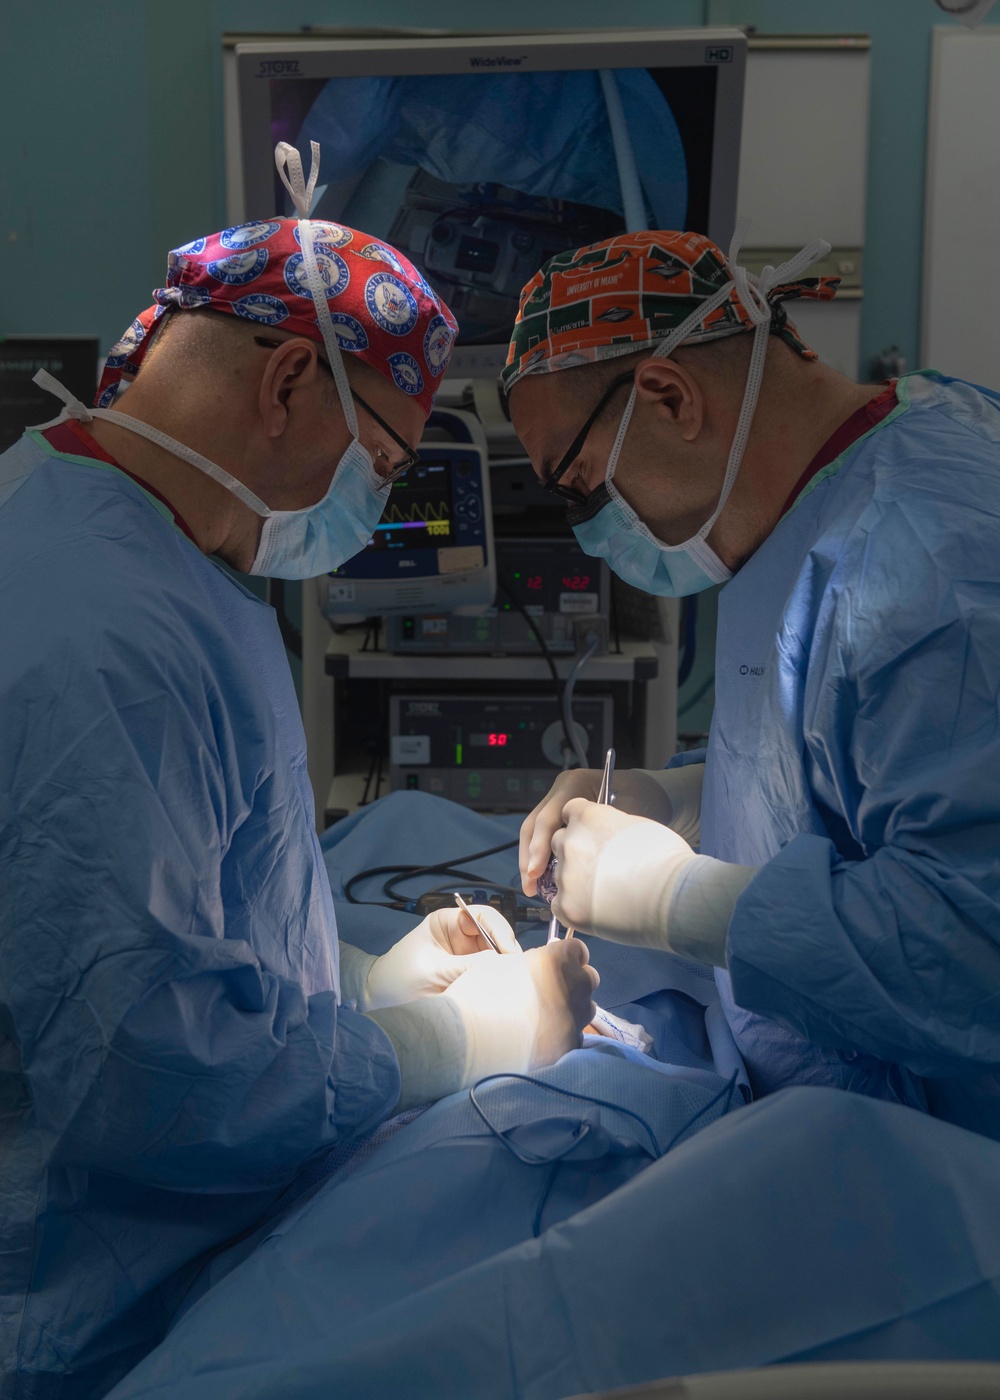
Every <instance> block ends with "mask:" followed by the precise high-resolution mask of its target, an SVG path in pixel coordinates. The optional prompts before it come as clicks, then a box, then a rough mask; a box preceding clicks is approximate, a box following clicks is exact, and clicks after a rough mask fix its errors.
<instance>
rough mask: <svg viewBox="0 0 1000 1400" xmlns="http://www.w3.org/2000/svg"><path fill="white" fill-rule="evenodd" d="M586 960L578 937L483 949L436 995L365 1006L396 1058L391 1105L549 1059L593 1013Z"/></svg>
mask: <svg viewBox="0 0 1000 1400" xmlns="http://www.w3.org/2000/svg"><path fill="white" fill-rule="evenodd" d="M490 932H491V933H492V932H494V929H493V925H492V924H491V925H490ZM588 964H589V953H588V951H587V946H586V944H585V943H582V942H580V941H579V940H578V939H567V940H564V941H560V942H558V943H550V944H548V945H547V946H546V947H544V948H536V949H534V950H533V951H531V952H529V953H522V952H521V951H520V950H518V952H516V953H514V954H513V955H510V956H508V955H504V956H501V957H498V956H497V954H496V953H490V954H489V956H488V957H486V956H485V955H484V956H483V957H482V958H481V959H480V958H477V959H476V961H475V965H474V966H472V967H470V968H469V970H468V971H466V972H464V973H463V974H462V976H460V977H459V978H457V979H456V980H455V981H454V982H453V983H452V984H451V986H450V987H449V988H448V989H447V991H445V992H443V993H442V994H441V995H440V996H435V997H428V998H426V999H425V1000H423V1001H417V1002H413V1003H411V1004H410V1005H407V1006H394V1007H387V1008H385V1009H384V1010H382V1011H374V1012H372V1013H371V1019H372V1020H373V1021H375V1022H376V1023H377V1024H378V1025H379V1026H381V1027H382V1029H383V1030H384V1031H385V1033H386V1035H387V1036H388V1037H389V1039H390V1041H391V1042H392V1045H393V1048H394V1049H395V1051H396V1058H397V1059H398V1061H399V1069H400V1080H401V1087H400V1096H399V1102H398V1103H397V1105H396V1107H397V1111H402V1110H403V1109H405V1108H411V1107H413V1106H414V1105H416V1104H421V1103H432V1102H434V1100H436V1099H439V1098H443V1097H444V1095H445V1094H452V1093H457V1092H458V1090H459V1089H464V1088H468V1087H469V1086H470V1085H471V1084H475V1083H476V1081H477V1080H479V1079H482V1078H483V1077H484V1076H485V1075H488V1074H502V1073H513V1074H523V1073H525V1072H526V1071H528V1070H530V1069H537V1068H539V1067H540V1066H542V1065H548V1064H552V1063H554V1062H555V1061H556V1060H558V1059H559V1058H560V1057H561V1056H562V1055H564V1054H566V1052H567V1051H569V1050H573V1049H576V1048H577V1047H578V1046H579V1045H580V1044H581V1032H582V1030H583V1027H584V1026H585V1025H587V1024H588V1022H589V1021H590V1020H591V1019H592V1017H593V1015H594V1009H595V1008H594V1001H593V996H594V992H595V991H596V989H597V986H598V983H599V980H600V979H599V978H598V975H597V973H596V971H595V970H594V969H593V968H592V967H590V966H589V965H588Z"/></svg>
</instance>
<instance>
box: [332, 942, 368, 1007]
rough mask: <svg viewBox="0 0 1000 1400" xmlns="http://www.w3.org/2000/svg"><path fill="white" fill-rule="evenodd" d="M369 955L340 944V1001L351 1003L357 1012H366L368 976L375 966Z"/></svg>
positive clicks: (350, 945) (345, 944)
mask: <svg viewBox="0 0 1000 1400" xmlns="http://www.w3.org/2000/svg"><path fill="white" fill-rule="evenodd" d="M375 961H376V960H375V958H374V957H373V956H372V954H371V953H363V952H362V951H361V949H360V948H355V947H354V945H353V944H351V943H343V942H342V943H341V944H340V999H341V1001H342V1002H348V1003H353V1004H354V1006H356V1007H357V1009H358V1010H359V1011H367V1010H368V993H367V987H368V974H369V973H370V972H371V970H372V968H373V967H374V965H375Z"/></svg>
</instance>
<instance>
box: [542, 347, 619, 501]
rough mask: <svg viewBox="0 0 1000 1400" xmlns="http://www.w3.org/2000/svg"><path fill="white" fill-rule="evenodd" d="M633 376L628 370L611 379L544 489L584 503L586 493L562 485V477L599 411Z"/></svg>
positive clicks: (583, 441) (575, 456)
mask: <svg viewBox="0 0 1000 1400" xmlns="http://www.w3.org/2000/svg"><path fill="white" fill-rule="evenodd" d="M634 378H635V371H634V370H628V371H627V373H625V374H619V375H617V376H616V377H615V378H614V379H613V380H612V381H611V383H610V384H609V385H608V387H607V389H606V390H605V391H604V393H603V394H602V395H601V398H600V401H599V402H598V404H597V407H596V408H595V409H594V411H593V412H592V413H591V415H590V417H589V418H588V419H587V421H586V422H585V423H584V425H583V427H582V428H581V429H580V431H579V432H578V433H577V435H576V437H575V438H574V439H573V441H572V442H571V443H570V445H569V447H568V449H567V450H566V452H565V453H564V454H563V456H562V457H561V458H560V460H559V463H558V465H557V466H556V467H554V468H553V470H552V471H551V472H550V473H549V476H548V478H547V479H546V480H545V481H544V482H543V483H542V486H543V489H544V490H546V491H551V492H552V493H553V495H556V496H560V497H561V498H562V499H563V500H566V501H572V502H573V504H574V505H584V504H585V503H586V501H587V499H588V497H587V493H586V492H585V491H579V490H577V488H576V487H575V486H563V485H562V478H563V477H564V476H565V475H566V473H567V472H568V471H569V469H570V467H571V466H572V465H573V463H574V462H575V461H576V459H577V457H579V455H580V452H581V450H582V448H583V444H584V443H585V442H586V441H587V437H588V435H589V433H590V430H591V428H592V427H593V426H594V424H595V423H596V422H597V419H598V418H599V417H600V415H601V413H602V412H603V411H604V409H605V408H606V407H607V406H608V404H609V403H610V402H611V400H612V398H613V397H614V396H615V394H617V392H618V390H619V389H621V388H622V387H623V386H624V385H625V384H628V383H630V382H631V381H632V380H633V379H634Z"/></svg>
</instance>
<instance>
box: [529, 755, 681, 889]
mask: <svg viewBox="0 0 1000 1400" xmlns="http://www.w3.org/2000/svg"><path fill="white" fill-rule="evenodd" d="M602 776H603V774H602V772H601V771H600V770H599V769H596V768H572V769H570V770H569V771H568V772H566V773H560V774H559V776H558V778H556V780H555V782H554V783H553V784H552V787H551V788H550V789H549V791H548V793H546V795H545V796H544V797H543V798H542V800H541V802H539V804H538V806H537V807H536V808H535V809H534V811H533V812H529V814H528V815H527V816H526V817H525V819H524V822H523V823H522V825H521V842H520V851H519V860H520V866H521V884H522V886H523V887H524V892H525V894H527V895H534V894H537V892H538V877H539V876H540V875H541V873H542V871H543V870H544V869H545V867H546V866H547V865H548V863H549V856H550V855H551V854H552V837H553V836H554V835H555V833H556V832H557V831H558V830H559V828H560V827H561V826H562V821H563V808H564V807H565V806H566V803H567V802H570V801H572V799H573V798H574V797H585V798H587V799H588V800H589V801H591V802H594V801H596V799H597V794H598V791H599V789H600V786H601V778H602ZM704 777H705V765H704V764H703V763H689V764H687V765H686V766H685V767H683V768H663V769H659V768H658V769H656V770H647V769H644V768H623V769H619V770H618V772H617V773H616V774H615V778H614V783H613V787H614V793H615V807H616V808H617V810H618V811H620V812H629V813H631V814H632V815H633V816H636V817H648V818H650V820H652V821H655V822H661V823H662V824H663V825H664V826H670V827H672V828H673V829H674V830H675V831H677V832H678V833H679V834H680V835H681V836H683V837H684V839H685V840H686V841H688V842H691V843H692V844H693V845H697V844H698V839H699V835H700V829H701V789H702V783H703V781H704ZM556 878H557V880H558V876H557V877H556Z"/></svg>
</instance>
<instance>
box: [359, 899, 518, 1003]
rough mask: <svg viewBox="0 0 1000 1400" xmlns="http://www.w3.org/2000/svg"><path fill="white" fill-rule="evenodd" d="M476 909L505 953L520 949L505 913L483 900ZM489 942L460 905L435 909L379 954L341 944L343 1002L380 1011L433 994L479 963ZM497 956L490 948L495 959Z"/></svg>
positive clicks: (492, 957)
mask: <svg viewBox="0 0 1000 1400" xmlns="http://www.w3.org/2000/svg"><path fill="white" fill-rule="evenodd" d="M475 913H476V917H477V918H478V919H479V920H480V921H481V922H482V923H483V925H484V926H485V927H486V928H487V929H489V931H490V933H492V934H493V937H494V938H495V939H496V941H497V943H498V944H499V945H500V947H501V948H503V949H504V951H505V952H515V951H516V952H519V951H520V949H519V947H518V943H517V939H516V938H515V937H514V930H513V929H512V928H511V926H510V924H509V923H508V922H507V920H506V919H505V918H504V917H503V915H502V914H499V913H498V912H497V911H496V910H495V909H491V908H490V907H489V906H482V905H476V906H475ZM486 946H487V944H486V940H485V939H484V938H483V936H482V934H480V933H479V932H477V930H476V926H475V924H474V923H473V922H472V920H471V919H470V918H469V917H468V915H467V914H464V913H463V912H462V910H461V909H435V911H434V913H433V914H429V915H428V917H427V918H426V919H424V921H423V922H422V923H419V924H418V925H417V927H416V928H415V929H411V930H410V932H409V933H407V934H405V935H404V936H403V937H402V938H401V939H400V940H399V942H398V943H396V944H394V945H393V946H392V947H391V948H390V949H389V951H388V952H387V953H383V954H382V956H381V957H380V958H375V957H372V956H371V954H370V953H363V952H362V951H361V950H360V948H354V947H352V946H351V945H350V944H349V943H342V944H341V945H340V987H341V995H342V996H343V998H344V1000H345V1001H353V1002H356V1003H357V1006H358V1010H359V1011H377V1010H378V1009H379V1008H380V1007H383V1006H400V1005H401V1004H402V1003H403V1002H408V1001H419V999H420V998H421V997H429V996H434V995H435V993H437V992H443V991H444V990H445V989H446V988H447V987H450V986H451V984H452V982H454V981H455V979H456V977H461V976H462V974H463V973H465V972H467V971H468V970H469V969H470V968H473V967H475V966H476V964H477V962H478V960H479V959H480V958H483V957H485V956H486V954H485V953H484V952H483V951H481V950H483V949H485V948H486ZM496 956H497V955H496V953H494V952H493V951H492V950H491V951H490V952H489V957H490V958H491V959H493V960H495V959H496Z"/></svg>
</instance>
